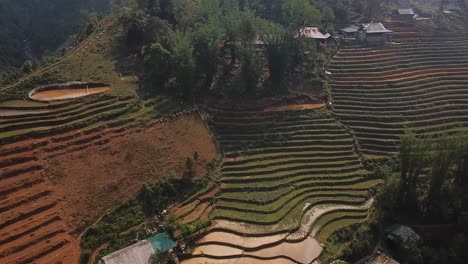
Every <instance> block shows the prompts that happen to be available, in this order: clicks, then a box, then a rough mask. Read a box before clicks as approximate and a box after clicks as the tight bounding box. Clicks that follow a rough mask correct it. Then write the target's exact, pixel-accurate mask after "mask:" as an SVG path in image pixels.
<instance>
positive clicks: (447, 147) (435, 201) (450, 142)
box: [427, 136, 457, 215]
mask: <svg viewBox="0 0 468 264" xmlns="http://www.w3.org/2000/svg"><path fill="white" fill-rule="evenodd" d="M456 145H457V142H455V141H454V138H453V137H449V136H441V137H439V138H438V139H437V140H436V142H435V144H434V154H433V157H432V160H433V162H432V170H431V184H430V187H429V194H428V198H427V204H428V213H429V214H431V215H435V214H438V213H440V211H441V210H440V208H439V207H440V205H441V203H440V199H441V192H442V184H443V183H444V181H445V180H446V179H447V177H448V174H449V169H450V167H451V166H452V164H453V162H454V161H455V159H456V155H457V153H456Z"/></svg>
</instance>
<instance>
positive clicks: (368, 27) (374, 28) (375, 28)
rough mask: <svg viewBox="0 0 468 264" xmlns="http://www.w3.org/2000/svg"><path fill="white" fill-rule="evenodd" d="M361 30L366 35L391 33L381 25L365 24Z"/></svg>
mask: <svg viewBox="0 0 468 264" xmlns="http://www.w3.org/2000/svg"><path fill="white" fill-rule="evenodd" d="M362 28H363V29H364V31H366V33H368V34H372V33H390V32H392V31H391V30H388V29H386V28H385V27H384V25H382V23H367V24H362Z"/></svg>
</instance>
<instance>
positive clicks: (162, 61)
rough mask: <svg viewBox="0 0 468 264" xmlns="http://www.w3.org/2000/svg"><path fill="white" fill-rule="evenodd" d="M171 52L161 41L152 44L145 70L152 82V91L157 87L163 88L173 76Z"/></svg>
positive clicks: (146, 59)
mask: <svg viewBox="0 0 468 264" xmlns="http://www.w3.org/2000/svg"><path fill="white" fill-rule="evenodd" d="M171 60H172V55H171V53H170V52H169V51H168V50H167V49H165V48H164V47H163V46H162V45H161V43H159V42H157V43H154V44H152V45H151V46H150V49H149V52H148V54H147V55H146V58H145V71H146V76H147V80H148V81H149V83H150V84H151V86H152V87H154V88H153V89H152V92H154V91H155V90H156V89H159V90H160V91H161V90H162V88H163V86H164V84H165V83H166V82H167V81H168V80H169V78H170V76H171V72H172V71H171Z"/></svg>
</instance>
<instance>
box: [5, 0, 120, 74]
mask: <svg viewBox="0 0 468 264" xmlns="http://www.w3.org/2000/svg"><path fill="white" fill-rule="evenodd" d="M110 2H111V1H110V0H76V1H60V0H47V1H43V0H33V1H27V0H2V1H1V2H0V14H1V17H0V25H1V29H0V37H1V38H2V41H1V42H0V65H1V66H0V69H3V70H5V69H7V68H9V67H20V66H21V65H22V64H23V63H24V62H25V61H26V60H31V59H39V58H40V57H41V56H42V55H43V54H45V53H51V52H54V51H55V50H56V49H57V48H59V47H60V46H61V45H63V44H64V42H65V41H66V40H67V39H68V38H69V37H70V36H71V35H74V34H77V33H78V31H79V30H80V26H81V24H82V23H84V22H86V21H87V18H88V15H89V13H90V12H92V11H94V12H98V13H107V12H109V11H110Z"/></svg>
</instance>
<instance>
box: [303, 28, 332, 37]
mask: <svg viewBox="0 0 468 264" xmlns="http://www.w3.org/2000/svg"><path fill="white" fill-rule="evenodd" d="M299 35H300V36H303V37H305V38H313V39H327V38H329V37H330V34H328V33H326V34H323V33H322V32H320V30H319V29H318V28H316V27H303V28H301V29H300V30H299Z"/></svg>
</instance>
